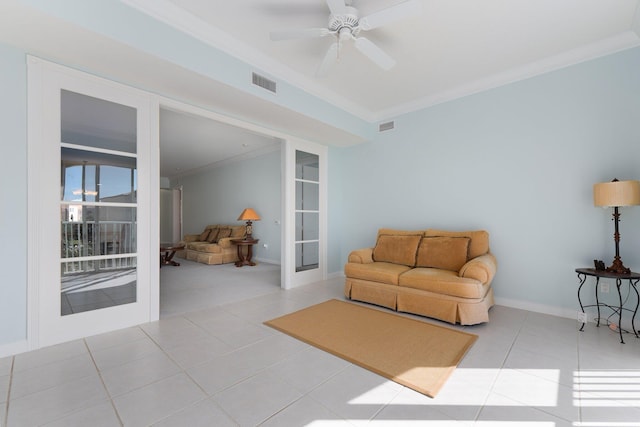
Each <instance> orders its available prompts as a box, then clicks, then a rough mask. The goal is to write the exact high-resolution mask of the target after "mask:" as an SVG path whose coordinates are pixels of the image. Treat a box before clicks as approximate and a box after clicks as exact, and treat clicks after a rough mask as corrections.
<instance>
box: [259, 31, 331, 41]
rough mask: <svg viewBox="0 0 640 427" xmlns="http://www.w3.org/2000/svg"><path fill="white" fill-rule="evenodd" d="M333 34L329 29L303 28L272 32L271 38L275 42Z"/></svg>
mask: <svg viewBox="0 0 640 427" xmlns="http://www.w3.org/2000/svg"><path fill="white" fill-rule="evenodd" d="M329 34H331V31H329V29H328V28H301V29H294V30H280V31H271V33H269V37H270V38H271V40H273V41H280V40H293V39H313V38H316V37H324V36H327V35H329Z"/></svg>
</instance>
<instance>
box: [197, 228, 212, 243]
mask: <svg viewBox="0 0 640 427" xmlns="http://www.w3.org/2000/svg"><path fill="white" fill-rule="evenodd" d="M210 231H211V230H210V229H209V228H205V230H204V231H203V232H202V233H200V235H199V236H198V242H206V241H207V237H209V232H210Z"/></svg>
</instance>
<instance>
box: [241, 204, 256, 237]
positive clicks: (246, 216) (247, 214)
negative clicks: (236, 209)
mask: <svg viewBox="0 0 640 427" xmlns="http://www.w3.org/2000/svg"><path fill="white" fill-rule="evenodd" d="M238 221H247V235H246V238H247V239H248V240H249V239H253V236H252V235H251V233H252V232H253V226H252V225H251V221H260V215H258V214H257V213H256V211H254V210H253V209H251V208H246V209H245V210H243V211H242V213H241V214H240V216H239V217H238Z"/></svg>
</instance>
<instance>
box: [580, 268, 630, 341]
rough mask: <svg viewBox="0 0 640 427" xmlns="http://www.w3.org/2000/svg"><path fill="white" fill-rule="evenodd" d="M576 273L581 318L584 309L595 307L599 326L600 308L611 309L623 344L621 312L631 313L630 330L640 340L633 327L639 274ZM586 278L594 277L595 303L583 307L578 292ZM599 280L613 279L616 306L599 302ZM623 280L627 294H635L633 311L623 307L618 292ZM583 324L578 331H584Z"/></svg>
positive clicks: (587, 271) (591, 269)
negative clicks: (627, 284)
mask: <svg viewBox="0 0 640 427" xmlns="http://www.w3.org/2000/svg"><path fill="white" fill-rule="evenodd" d="M576 273H578V280H579V281H580V286H578V303H579V304H580V310H582V314H583V316H584V315H585V314H584V308H585V307H596V308H597V310H598V317H597V318H596V319H597V320H596V322H597V323H596V326H600V307H607V308H609V309H611V310H612V311H613V313H614V314H617V315H618V332H619V334H620V342H621V343H622V344H624V339H623V338H622V312H623V311H628V312H630V313H633V315H632V316H631V329H632V330H633V333H634V335H635V336H636V338H640V336H638V330H637V329H636V326H635V321H636V314H637V313H638V307H639V306H640V294H639V293H638V288H637V287H636V284H637V283H638V281H640V274H639V273H634V272H631V273H626V274H621V273H612V272H609V271H606V270H595V269H593V268H576ZM587 276H591V277H595V279H596V280H595V291H596V303H595V304H589V305H583V304H582V298H580V290H581V289H582V285H584V283H585V282H586V281H587ZM601 278H606V279H615V281H616V289H617V291H618V305H617V306H614V305H610V304H605V303H603V302H600V299H599V297H598V284H599V283H600V279H601ZM623 280H628V281H629V292H631V290H633V291H634V292H635V294H636V306H635V307H634V309H633V310H631V309H629V308H625V307H624V303H623V301H622V293H621V292H620V286H622V281H623ZM583 320H586V318H583ZM584 324H585V322H584V321H583V323H582V326H581V327H580V331H582V330H583V329H584Z"/></svg>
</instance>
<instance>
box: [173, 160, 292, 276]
mask: <svg viewBox="0 0 640 427" xmlns="http://www.w3.org/2000/svg"><path fill="white" fill-rule="evenodd" d="M280 171H281V160H280V151H279V150H277V151H274V152H271V153H268V154H265V155H262V156H259V157H255V158H251V159H247V160H244V161H241V162H234V163H230V164H227V165H224V166H220V167H216V168H213V169H211V170H209V171H206V172H203V173H200V174H197V175H190V176H186V177H183V178H180V179H176V180H173V182H172V185H173V186H174V187H175V186H178V185H182V187H183V195H182V197H183V202H182V212H183V228H184V232H185V234H197V233H201V232H202V230H204V228H205V227H206V226H207V225H209V224H238V225H240V224H243V223H244V222H239V221H238V220H237V218H238V216H239V215H240V213H241V212H242V210H243V209H244V208H249V207H250V208H254V209H255V210H256V212H257V213H258V215H260V217H261V218H262V219H261V220H260V221H255V222H254V223H253V236H254V237H255V238H257V239H260V243H259V244H258V245H257V246H256V247H254V257H255V258H256V259H259V260H262V261H266V262H273V263H276V264H280V247H281V245H280V240H281V238H280V233H281V225H279V224H276V221H278V222H279V223H280V224H281V222H280V221H281V217H280V212H281V205H282V201H281V192H282V191H281V180H280ZM265 243H266V244H267V245H268V246H269V247H268V249H265V248H263V246H262V245H263V244H265Z"/></svg>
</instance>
